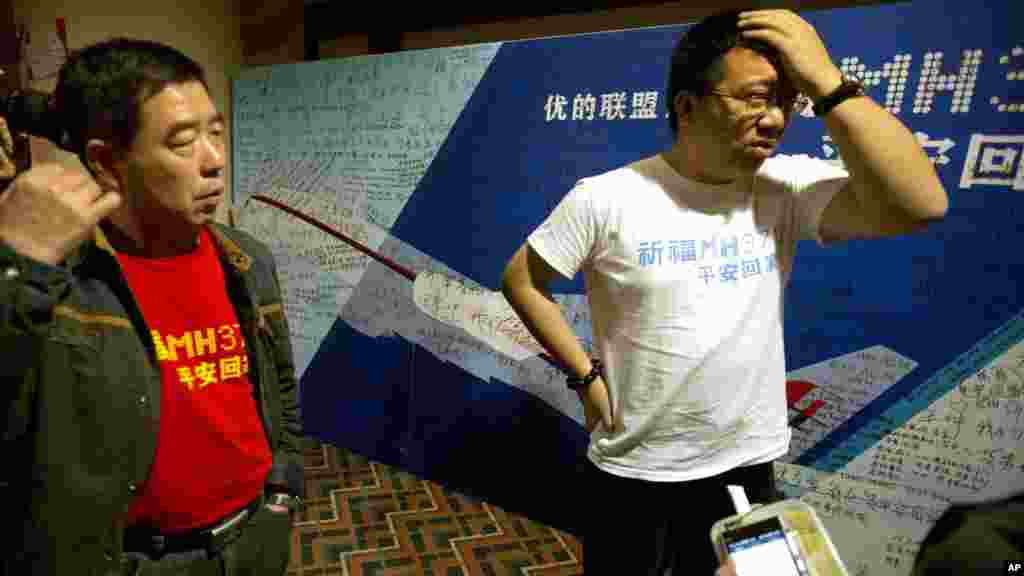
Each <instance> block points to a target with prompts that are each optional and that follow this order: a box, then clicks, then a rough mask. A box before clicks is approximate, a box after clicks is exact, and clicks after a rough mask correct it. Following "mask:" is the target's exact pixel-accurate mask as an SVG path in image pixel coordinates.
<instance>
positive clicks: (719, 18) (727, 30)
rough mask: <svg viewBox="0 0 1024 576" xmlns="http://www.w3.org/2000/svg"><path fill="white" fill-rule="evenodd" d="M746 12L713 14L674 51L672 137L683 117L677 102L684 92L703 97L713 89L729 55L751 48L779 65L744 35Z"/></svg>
mask: <svg viewBox="0 0 1024 576" xmlns="http://www.w3.org/2000/svg"><path fill="white" fill-rule="evenodd" d="M740 12H743V10H740V9H735V10H727V11H724V12H719V13H716V14H712V15H711V16H708V17H707V18H704V19H703V20H701V21H700V22H698V23H697V24H694V25H693V27H691V28H690V29H689V30H687V31H686V33H685V34H683V36H682V37H681V38H680V39H679V42H677V43H676V46H675V49H674V50H673V51H672V63H671V67H670V68H669V73H668V91H667V98H668V121H669V127H670V128H671V129H672V135H673V136H676V135H677V132H678V130H679V116H678V114H677V113H676V109H675V98H676V95H677V94H679V93H680V92H689V93H691V94H693V95H695V96H698V97H703V96H705V95H707V93H708V90H709V89H710V85H711V82H712V80H713V75H714V73H715V72H716V71H717V68H716V66H717V65H718V63H719V61H720V60H721V58H722V56H723V55H725V53H726V52H728V51H729V50H732V49H733V48H735V47H737V46H742V47H745V48H750V49H751V50H754V51H756V52H758V53H761V54H763V55H764V56H765V57H766V58H768V59H769V60H771V61H772V62H775V63H778V61H779V58H778V53H777V52H776V51H775V49H773V48H772V47H770V46H769V45H767V44H765V43H764V42H759V41H756V40H747V39H745V38H743V36H741V35H740V30H739V27H738V26H737V22H738V21H739V14H740Z"/></svg>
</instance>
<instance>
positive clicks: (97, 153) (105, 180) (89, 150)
mask: <svg viewBox="0 0 1024 576" xmlns="http://www.w3.org/2000/svg"><path fill="white" fill-rule="evenodd" d="M116 162H117V153H116V152H115V150H114V147H113V145H111V144H110V143H109V142H106V141H104V140H99V139H97V138H92V139H90V140H89V141H88V142H86V144H85V164H86V168H88V169H89V171H90V172H92V175H93V178H94V179H95V180H96V183H97V184H99V185H100V188H102V189H103V190H105V191H107V190H113V191H115V192H121V180H120V178H119V175H118V173H117V171H116V170H115V164H116Z"/></svg>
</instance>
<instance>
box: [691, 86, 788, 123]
mask: <svg viewBox="0 0 1024 576" xmlns="http://www.w3.org/2000/svg"><path fill="white" fill-rule="evenodd" d="M709 92H710V93H711V94H715V95H717V96H722V97H723V98H728V99H730V100H735V101H737V102H740V103H741V105H742V106H743V116H745V117H746V116H757V117H758V118H760V117H761V116H763V115H765V114H767V113H768V110H770V109H771V108H778V109H779V110H781V111H782V114H783V115H784V116H789V115H790V113H792V112H793V111H794V110H797V111H800V110H803V109H804V108H805V107H806V106H807V99H806V97H804V96H803V95H802V94H797V93H780V92H771V93H768V94H762V93H753V94H747V95H746V96H737V95H735V94H730V93H728V92H724V91H722V90H710V91H709Z"/></svg>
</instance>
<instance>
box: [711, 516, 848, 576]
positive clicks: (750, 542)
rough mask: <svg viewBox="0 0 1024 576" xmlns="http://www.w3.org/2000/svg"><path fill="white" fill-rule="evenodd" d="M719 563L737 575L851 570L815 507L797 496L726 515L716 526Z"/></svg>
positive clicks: (800, 575) (822, 575) (806, 575)
mask: <svg viewBox="0 0 1024 576" xmlns="http://www.w3.org/2000/svg"><path fill="white" fill-rule="evenodd" d="M711 541H712V543H713V544H714V547H715V553H716V554H717V555H718V560H719V564H725V563H726V560H727V559H731V560H732V565H733V568H734V570H735V573H736V576H767V575H771V576H848V574H847V571H846V567H845V566H844V565H843V562H842V560H841V559H840V558H839V554H838V553H837V552H836V549H835V546H834V545H833V544H832V541H831V539H829V536H828V532H827V531H826V530H825V527H824V526H822V524H821V521H820V520H819V519H818V516H817V514H815V512H814V509H813V508H811V507H810V506H809V505H807V504H806V503H804V502H802V501H800V500H796V499H792V500H783V501H781V502H776V503H773V504H769V505H765V506H758V507H755V508H753V509H752V510H750V511H749V512H746V513H744V514H737V515H735V516H730V517H728V518H723V519H721V520H719V521H718V522H716V523H715V525H714V526H712V528H711Z"/></svg>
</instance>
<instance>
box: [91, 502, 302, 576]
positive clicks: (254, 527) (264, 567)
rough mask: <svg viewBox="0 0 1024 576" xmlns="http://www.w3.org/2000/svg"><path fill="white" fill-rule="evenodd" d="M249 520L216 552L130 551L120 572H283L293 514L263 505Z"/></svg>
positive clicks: (238, 575)
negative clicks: (158, 554) (156, 555)
mask: <svg viewBox="0 0 1024 576" xmlns="http://www.w3.org/2000/svg"><path fill="white" fill-rule="evenodd" d="M246 522H247V524H246V526H245V529H244V530H243V531H242V533H241V535H240V536H239V537H238V539H237V540H235V541H234V542H232V543H231V544H228V546H227V547H226V548H225V549H224V550H222V551H221V552H220V553H219V554H217V555H215V556H212V557H211V556H209V555H208V554H207V553H206V552H205V551H202V550H197V551H195V552H188V553H180V554H168V555H167V556H164V557H163V558H161V559H160V560H159V561H153V560H150V559H149V558H147V557H145V556H142V555H140V554H133V553H127V554H124V555H123V557H122V559H121V570H120V572H118V573H117V576H283V575H284V574H285V571H286V570H287V569H288V560H289V557H290V554H291V529H292V522H291V517H290V516H289V515H288V514H287V513H280V512H272V511H270V510H268V509H267V508H266V506H262V505H261V506H260V507H259V508H258V509H257V511H256V513H255V514H253V515H252V516H251V517H250V518H248V519H247V520H246ZM111 576H113V575H111Z"/></svg>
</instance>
